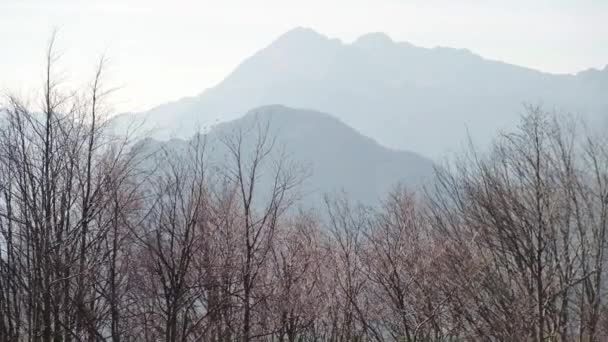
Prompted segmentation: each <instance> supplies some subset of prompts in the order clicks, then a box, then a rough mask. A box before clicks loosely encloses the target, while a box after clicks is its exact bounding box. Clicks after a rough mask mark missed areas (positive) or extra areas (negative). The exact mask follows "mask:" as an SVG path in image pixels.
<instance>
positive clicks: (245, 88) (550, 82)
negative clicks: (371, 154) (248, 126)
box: [116, 28, 608, 158]
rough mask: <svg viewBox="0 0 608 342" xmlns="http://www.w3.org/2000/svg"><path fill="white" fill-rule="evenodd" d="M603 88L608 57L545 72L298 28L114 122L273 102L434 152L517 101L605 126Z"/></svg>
mask: <svg viewBox="0 0 608 342" xmlns="http://www.w3.org/2000/svg"><path fill="white" fill-rule="evenodd" d="M607 91H608V67H607V68H604V69H603V70H595V69H591V70H587V71H583V72H580V73H578V74H575V75H571V74H563V75H560V74H549V73H543V72H540V71H536V70H532V69H529V68H524V67H520V66H515V65H511V64H507V63H503V62H499V61H493V60H488V59H484V58H482V57H480V56H478V55H476V54H474V53H472V52H470V51H468V50H464V49H453V48H444V47H437V48H431V49H428V48H421V47H416V46H413V45H411V44H409V43H403V42H394V41H393V40H392V39H391V38H390V37H388V36H387V35H385V34H383V33H371V34H366V35H364V36H362V37H360V38H359V39H357V40H356V41H354V42H353V43H351V44H346V43H343V42H341V41H340V40H337V39H330V38H328V37H325V36H323V35H321V34H319V33H316V32H314V31H312V30H310V29H304V28H296V29H294V30H291V31H289V32H287V33H286V34H284V35H283V36H281V37H279V38H278V39H277V40H276V41H275V42H273V43H272V44H271V45H270V46H268V47H266V48H264V49H262V50H260V51H259V52H257V53H256V54H255V55H253V56H252V57H250V58H248V59H246V60H245V61H244V62H243V63H242V64H241V65H239V66H238V67H237V68H236V70H234V71H233V72H232V73H231V74H230V75H228V77H226V79H224V80H223V81H222V82H221V83H219V84H218V85H217V86H215V87H213V88H211V89H208V90H206V91H204V92H203V93H202V94H200V95H198V96H194V97H187V98H183V99H180V100H177V101H175V102H171V103H167V104H164V105H161V106H158V107H156V108H153V109H151V110H149V111H147V112H143V113H135V114H125V115H121V116H119V117H118V118H117V119H116V122H117V125H118V127H124V126H125V125H126V123H127V122H145V124H144V128H145V129H146V130H151V132H152V136H154V137H156V138H159V139H168V138H170V137H189V136H191V135H192V134H193V133H194V132H195V131H196V129H198V128H205V127H209V126H211V125H213V124H215V123H217V122H223V121H227V120H232V119H235V118H237V117H238V116H239V115H240V114H242V113H244V112H246V111H247V110H248V109H250V108H255V107H257V106H261V105H266V104H275V103H280V104H284V105H287V106H292V107H297V108H310V109H316V110H320V111H322V112H328V113H332V114H333V115H336V116H337V117H338V118H339V119H341V120H342V121H344V123H346V124H348V125H349V126H352V127H353V128H355V129H356V130H358V131H359V132H361V133H362V134H364V135H367V136H370V137H372V138H373V139H375V140H377V141H378V142H380V143H381V144H383V145H385V146H388V147H391V148H398V149H409V150H413V151H416V152H418V153H422V154H424V155H427V156H431V157H434V158H435V157H439V156H441V155H443V154H444V153H445V152H447V151H449V150H450V149H455V148H459V144H461V143H462V142H463V141H465V138H466V137H467V134H469V135H470V137H471V138H472V139H473V141H474V142H475V143H478V144H482V145H484V144H486V143H487V142H489V140H490V139H491V137H492V136H494V134H495V133H496V130H497V129H509V128H512V127H513V126H514V125H515V124H516V123H517V122H518V119H519V116H520V113H522V111H523V104H524V103H529V104H540V105H544V106H545V108H546V109H549V110H553V109H555V110H558V111H562V112H574V113H576V114H580V115H582V116H584V117H586V118H588V119H589V120H591V121H592V123H594V124H595V122H596V121H597V122H599V121H600V120H603V121H605V122H606V123H607V127H608V96H606V92H607Z"/></svg>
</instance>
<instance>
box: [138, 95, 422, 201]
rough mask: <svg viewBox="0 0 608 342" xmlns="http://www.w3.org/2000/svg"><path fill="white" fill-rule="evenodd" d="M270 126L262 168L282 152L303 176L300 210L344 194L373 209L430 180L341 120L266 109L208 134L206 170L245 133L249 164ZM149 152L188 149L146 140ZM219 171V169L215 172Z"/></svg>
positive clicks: (413, 158) (408, 156) (265, 181)
mask: <svg viewBox="0 0 608 342" xmlns="http://www.w3.org/2000/svg"><path fill="white" fill-rule="evenodd" d="M266 124H268V126H267V127H268V133H269V137H271V138H272V139H276V140H275V142H274V150H273V154H272V155H271V156H270V157H269V158H270V159H268V162H269V163H267V164H266V167H270V166H271V165H272V163H273V162H276V160H277V158H278V157H279V154H280V153H281V152H282V151H285V152H286V156H287V158H288V159H289V161H291V162H294V163H295V164H297V165H298V166H299V167H298V168H299V169H300V170H301V171H302V169H303V171H305V174H306V177H305V178H304V181H303V183H302V184H301V185H300V186H299V188H298V192H299V193H300V194H301V195H302V197H303V198H302V200H303V202H301V203H303V204H305V205H307V206H310V205H312V206H317V207H318V206H319V205H322V200H323V195H324V194H332V193H339V192H345V193H348V195H349V198H350V199H352V200H354V201H358V202H361V203H364V204H370V205H373V204H377V203H378V201H379V200H380V199H382V198H383V197H384V195H385V194H386V192H387V191H389V190H390V189H391V187H393V186H395V185H396V184H397V183H401V184H403V185H406V186H408V187H410V188H415V187H417V186H419V185H421V184H423V183H424V180H425V179H429V178H430V177H431V176H432V172H433V163H432V162H431V160H429V159H427V158H424V157H422V156H420V155H418V154H416V153H412V152H404V151H396V150H391V149H388V148H386V147H383V146H381V145H379V144H378V143H376V142H375V141H373V140H372V139H370V138H368V137H365V136H363V135H361V134H360V133H358V132H356V131H355V130H353V129H352V128H350V127H349V126H347V125H345V124H344V123H342V122H341V121H340V120H338V119H336V118H334V117H332V116H330V115H328V114H324V113H321V112H317V111H310V110H300V109H292V108H288V107H285V106H279V105H275V106H264V107H260V108H256V109H253V110H251V111H249V112H248V113H247V114H245V115H244V116H243V117H241V118H239V119H237V120H234V121H230V122H227V123H222V124H219V125H217V126H216V127H214V128H213V129H211V130H210V131H208V132H207V133H206V138H207V145H208V146H207V151H208V159H207V160H208V162H209V167H211V168H212V169H218V170H221V169H225V167H224V165H225V163H226V162H227V161H228V160H229V158H227V153H228V151H227V149H226V148H225V145H224V144H223V143H222V140H223V139H224V138H225V137H228V136H230V135H232V134H234V133H235V132H238V131H239V130H241V131H245V132H249V134H246V135H245V139H244V141H243V145H244V146H245V147H244V152H245V155H244V156H243V158H244V160H249V158H251V152H252V149H253V147H254V146H255V143H256V139H257V132H258V131H257V127H266V126H265V125H266ZM147 142H148V144H150V145H149V148H163V149H165V150H169V151H172V153H173V152H175V153H179V151H183V148H184V146H185V144H186V143H187V142H186V141H184V140H181V139H172V140H169V141H164V142H162V141H155V140H147ZM215 166H219V167H217V168H216V167H215ZM271 173H272V172H270V170H269V169H268V168H266V169H265V170H262V171H260V180H259V181H260V182H261V183H260V185H261V186H259V189H268V188H269V187H268V185H270V184H269V182H270V181H271V180H272V179H271V178H270V177H269V175H270V174H271Z"/></svg>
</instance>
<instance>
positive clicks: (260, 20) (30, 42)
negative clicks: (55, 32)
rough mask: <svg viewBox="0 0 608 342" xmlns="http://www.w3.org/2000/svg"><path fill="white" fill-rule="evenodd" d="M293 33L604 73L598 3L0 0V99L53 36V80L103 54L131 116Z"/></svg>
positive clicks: (32, 68) (607, 48) (606, 57)
mask: <svg viewBox="0 0 608 342" xmlns="http://www.w3.org/2000/svg"><path fill="white" fill-rule="evenodd" d="M296 26H304V27H310V28H313V29H314V30H316V31H318V32H320V33H323V34H325V35H327V36H329V37H332V38H333V37H335V38H340V39H342V40H343V41H345V42H351V41H352V40H354V39H356V38H357V37H358V36H360V35H361V34H364V33H367V32H375V31H382V32H386V33H387V34H389V35H390V36H391V37H392V38H393V39H394V40H397V41H408V42H410V43H413V44H415V45H419V46H424V47H433V46H450V47H457V48H468V49H470V50H472V51H474V52H475V53H478V54H480V55H482V56H484V57H487V58H491V59H498V60H502V61H505V62H509V63H513V64H518V65H523V66H528V67H532V68H536V69H540V70H543V71H549V72H554V73H574V72H577V71H580V70H583V69H587V68H590V67H595V68H603V67H604V66H605V65H606V64H608V0H569V1H566V0H537V1H532V0H511V1H494V0H485V1H482V0H461V1H458V0H451V1H450V0H350V1H346V0H306V1H290V0H264V1H262V0H217V1H204V0H197V1H186V0H181V1H175V0H174V1H153V0H147V1H139V0H122V1H118V0H109V1H103V2H102V1H98V2H97V1H69V0H59V1H57V0H55V1H34V0H21V1H17V0H0V90H1V91H6V90H11V91H21V92H25V91H27V90H29V89H33V88H34V87H38V86H39V85H40V84H41V77H42V62H43V55H44V49H45V45H46V42H47V40H48V38H49V36H50V32H51V31H52V29H53V28H54V27H59V28H60V32H59V39H58V46H59V50H60V51H61V52H62V54H63V60H62V62H63V63H62V64H61V68H62V70H63V71H64V72H63V73H62V76H63V77H64V78H65V79H66V80H68V81H71V82H75V83H79V82H84V80H85V79H86V78H87V77H89V76H90V75H91V74H92V71H93V70H92V66H93V64H94V62H95V60H96V58H97V56H99V55H100V53H102V52H105V53H106V55H108V56H109V57H110V60H111V64H110V66H111V67H110V69H109V78H108V80H107V82H109V84H111V85H112V86H118V87H120V89H119V91H118V92H117V93H115V95H114V98H113V101H114V103H115V106H114V107H115V110H117V111H130V110H144V109H147V108H150V107H152V106H154V105H157V104H160V103H163V102H166V101H170V100H175V99H178V98H180V97H183V96H187V95H195V94H198V93H200V92H202V91H203V90H204V89H205V88H208V87H212V86H213V85H215V84H216V83H217V82H219V81H221V80H222V78H223V77H225V76H226V75H227V74H228V73H229V72H230V71H231V70H233V69H234V67H235V66H236V65H238V63H240V62H241V61H242V60H243V59H245V58H246V57H248V56H250V55H251V54H253V53H254V52H255V51H257V50H259V49H261V48H263V47H264V46H266V45H268V44H269V43H271V42H272V41H273V40H274V39H275V38H276V37H278V36H279V35H281V34H282V33H284V32H286V31H288V30H289V29H291V28H293V27H296ZM235 101H238V99H235Z"/></svg>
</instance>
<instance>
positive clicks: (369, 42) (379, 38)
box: [353, 32, 395, 48]
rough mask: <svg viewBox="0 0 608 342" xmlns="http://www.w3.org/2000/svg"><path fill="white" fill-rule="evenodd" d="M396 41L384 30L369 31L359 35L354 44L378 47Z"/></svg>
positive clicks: (392, 43)
mask: <svg viewBox="0 0 608 342" xmlns="http://www.w3.org/2000/svg"><path fill="white" fill-rule="evenodd" d="M394 44H395V42H394V41H393V40H392V39H391V37H389V36H388V35H387V34H386V33H384V32H372V33H367V34H364V35H362V36H361V37H359V38H358V39H357V40H356V41H355V42H354V43H353V45H356V46H361V47H367V48H378V47H384V46H392V45H394Z"/></svg>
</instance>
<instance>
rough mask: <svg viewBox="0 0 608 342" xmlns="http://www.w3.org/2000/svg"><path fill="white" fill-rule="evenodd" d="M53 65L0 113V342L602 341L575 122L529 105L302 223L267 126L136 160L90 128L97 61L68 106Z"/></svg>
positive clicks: (599, 203)
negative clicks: (440, 158) (491, 132)
mask: <svg viewBox="0 0 608 342" xmlns="http://www.w3.org/2000/svg"><path fill="white" fill-rule="evenodd" d="M54 62H55V55H54V54H53V50H52V44H51V48H50V49H49V52H48V59H47V68H46V82H45V86H44V92H43V96H42V101H41V103H38V104H37V106H30V105H28V104H27V103H24V102H23V101H21V100H19V99H18V98H16V97H9V98H8V99H7V101H6V109H5V110H4V111H3V112H2V114H1V115H2V118H1V120H2V123H1V125H0V341H45V342H48V341H99V340H103V341H167V342H175V341H456V340H484V341H485V340H495V341H519V340H523V341H538V342H540V341H547V340H550V341H571V340H579V341H601V340H604V339H605V338H607V337H608V307H607V306H606V304H607V302H606V300H607V298H606V291H608V288H607V285H608V283H607V280H606V279H605V276H606V265H605V251H606V248H607V246H606V239H607V237H606V229H607V228H608V144H607V143H606V141H605V140H602V137H592V136H591V135H589V134H585V130H584V127H580V126H577V125H576V124H575V121H574V120H570V119H568V118H565V117H557V116H555V115H551V114H547V113H545V112H543V111H542V110H541V109H540V108H535V107H528V108H527V109H528V110H527V114H526V115H525V116H524V118H523V119H522V123H521V126H520V127H519V128H518V129H517V130H515V131H514V132H512V133H508V134H504V135H501V136H499V137H498V138H497V140H496V143H495V145H494V146H493V148H492V149H491V150H490V151H488V152H485V153H477V152H476V151H475V150H473V149H471V150H470V151H469V152H468V153H467V154H465V155H463V156H462V157H460V158H458V159H457V160H456V161H454V162H452V163H449V164H446V165H445V167H441V168H438V169H437V174H436V177H435V179H434V181H433V182H432V183H431V185H429V186H428V187H427V188H426V190H418V191H417V192H411V191H408V190H407V189H404V188H402V187H396V188H395V189H394V190H393V191H392V192H391V193H390V194H388V195H387V197H386V198H385V199H384V200H383V201H382V204H381V205H379V206H378V207H374V208H371V207H364V206H361V205H358V204H357V203H352V202H351V201H349V199H348V195H347V194H343V195H337V196H328V197H327V198H326V200H325V208H324V209H322V210H318V209H317V210H307V209H302V208H301V207H299V206H298V203H299V202H298V196H297V195H298V191H297V189H298V185H299V183H300V182H301V181H302V179H303V176H304V174H305V173H304V172H302V171H301V170H300V169H299V168H298V167H297V165H294V164H292V163H291V162H290V161H289V158H287V157H286V154H281V153H278V152H279V151H280V149H278V148H277V146H276V142H275V140H274V138H273V136H272V135H271V134H270V132H269V129H268V125H264V124H263V123H259V122H258V123H257V124H256V125H254V127H251V128H250V129H243V130H240V131H235V132H232V134H227V135H226V136H224V137H223V138H221V141H220V145H221V146H222V148H223V151H224V152H225V153H224V157H225V158H224V159H223V160H222V161H221V163H219V164H218V163H217V161H211V160H210V159H209V153H208V143H209V142H208V141H207V137H205V136H203V135H200V136H197V137H195V138H193V139H192V140H191V141H190V142H188V143H187V144H183V145H179V146H178V147H171V146H169V147H163V148H161V149H154V148H150V146H151V145H154V144H153V143H149V142H144V143H141V142H133V141H129V140H128V139H125V138H121V137H118V136H115V135H112V134H111V133H112V132H111V130H110V129H108V123H109V121H108V120H107V117H106V116H105V115H104V114H105V107H104V106H103V99H104V97H105V96H106V95H107V91H106V90H105V88H104V87H103V86H102V85H103V82H102V81H103V77H102V76H103V60H102V61H101V62H100V64H99V65H98V68H97V69H96V72H95V74H94V79H93V82H92V84H91V86H90V87H87V88H86V89H85V91H84V92H66V91H65V90H63V89H62V88H61V85H60V84H58V83H55V82H54V81H53V79H54V70H53V66H54ZM32 107H34V108H38V109H34V110H33V109H31V108H32ZM604 138H605V137H604ZM262 180H263V181H262Z"/></svg>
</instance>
